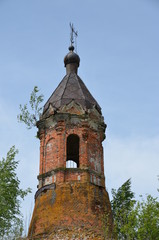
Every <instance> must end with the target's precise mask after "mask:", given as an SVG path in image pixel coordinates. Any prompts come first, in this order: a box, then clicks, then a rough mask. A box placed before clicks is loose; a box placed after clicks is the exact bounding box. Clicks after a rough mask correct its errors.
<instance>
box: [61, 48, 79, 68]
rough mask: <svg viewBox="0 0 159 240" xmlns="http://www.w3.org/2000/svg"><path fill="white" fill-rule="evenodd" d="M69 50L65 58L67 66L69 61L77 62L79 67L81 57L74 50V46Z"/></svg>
mask: <svg viewBox="0 0 159 240" xmlns="http://www.w3.org/2000/svg"><path fill="white" fill-rule="evenodd" d="M69 50H70V52H69V53H68V54H67V55H66V56H65V58H64V64H65V67H66V65H67V64H69V63H76V64H77V66H78V67H79V63H80V58H79V56H78V55H77V54H76V53H74V52H73V50H74V47H73V46H71V47H69Z"/></svg>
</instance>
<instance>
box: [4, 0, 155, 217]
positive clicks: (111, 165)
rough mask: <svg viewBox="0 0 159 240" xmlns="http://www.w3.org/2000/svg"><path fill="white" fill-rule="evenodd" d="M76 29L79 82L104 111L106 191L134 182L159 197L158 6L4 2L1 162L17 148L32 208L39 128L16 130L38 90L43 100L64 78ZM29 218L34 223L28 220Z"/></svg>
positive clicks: (147, 2)
mask: <svg viewBox="0 0 159 240" xmlns="http://www.w3.org/2000/svg"><path fill="white" fill-rule="evenodd" d="M70 22H73V23H74V26H75V29H76V30H77V31H78V35H79V36H78V38H77V52H78V54H79V56H80V58H81V63H80V68H79V71H78V73H79V76H80V77H81V78H82V80H83V81H84V82H85V84H86V86H87V87H88V88H89V90H90V92H91V93H92V95H93V96H94V97H95V99H96V100H97V101H98V103H99V105H100V106H101V108H102V113H103V116H104V119H105V122H106V123H107V125H108V127H107V139H106V140H105V141H104V143H103V146H104V151H105V155H104V158H105V176H106V187H107V189H108V191H109V193H110V192H111V188H118V187H119V186H121V184H122V183H124V181H126V180H127V179H128V178H132V190H133V191H134V192H135V193H136V197H138V196H139V194H146V193H150V194H152V195H153V196H158V192H157V187H158V186H159V182H158V180H157V175H158V174H159V93H158V92H159V31H158V26H159V2H158V1H157V0H129V1H128V0H120V1H119V0H111V1H108V0H99V1H97V0H86V1H76V0H67V1H66V0H58V1H52V0H45V1H44V0H34V1H32V0H23V1H21V0H14V1H12V0H0V116H1V117H0V133H1V141H0V157H1V158H2V157H5V155H6V153H7V151H8V150H9V148H10V147H11V146H12V145H16V147H17V148H18V149H19V154H18V156H17V159H19V160H20V164H19V167H18V176H19V178H20V180H21V186H22V187H23V188H26V187H27V186H30V187H31V188H32V190H33V193H32V194H30V196H28V197H27V198H26V200H25V201H24V203H23V205H22V211H23V213H24V215H26V214H27V215H28V213H29V212H30V211H31V210H30V209H31V207H33V205H34V200H33V197H34V193H35V191H36V185H37V180H36V176H37V175H38V170H39V141H38V140H37V139H36V138H35V135H36V129H33V130H30V131H28V130H26V129H25V126H24V125H22V124H19V123H17V118H16V116H17V114H18V113H19V104H20V103H21V104H24V103H26V102H27V101H28V99H29V95H30V93H31V91H32V89H33V87H34V86H35V85H38V87H39V88H40V90H41V93H43V94H44V96H45V100H44V101H47V99H48V98H49V96H50V95H51V94H52V92H53V90H54V89H55V88H56V86H57V85H58V84H59V82H60V81H61V80H62V78H63V77H64V75H65V68H64V64H63V58H64V56H65V55H66V54H67V52H68V46H69V37H70V29H69V23H70ZM28 217H29V216H28Z"/></svg>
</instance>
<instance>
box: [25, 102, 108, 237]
mask: <svg viewBox="0 0 159 240" xmlns="http://www.w3.org/2000/svg"><path fill="white" fill-rule="evenodd" d="M50 109H51V110H50ZM48 111H51V112H46V115H45V116H43V117H42V119H41V120H40V121H39V122H38V128H39V132H38V136H39V139H40V170H39V176H38V179H39V187H38V191H37V192H36V195H35V197H36V201H35V208H34V212H33V216H32V221H31V223H30V228H29V238H30V239H77V240H78V239H104V231H103V223H102V222H103V221H102V219H103V215H104V214H105V213H106V214H108V215H109V218H108V222H109V224H110V231H111V227H112V216H111V207H110V201H109V196H108V193H107V192H106V190H105V177H104V165H103V164H104V161H103V147H102V141H103V140H104V138H105V127H106V125H105V124H104V120H103V117H102V116H101V115H100V114H99V113H98V111H97V110H96V109H91V110H89V111H87V112H85V110H84V109H83V108H82V107H81V106H80V105H79V104H78V105H77V106H76V104H74V103H72V104H70V105H69V106H64V107H63V108H62V109H60V111H59V112H54V111H53V109H52V108H48ZM71 134H74V135H77V136H78V138H79V154H78V158H79V167H78V168H70V169H69V168H66V160H68V158H67V138H68V136H70V135H71ZM72 147H73V145H71V149H72ZM70 156H73V155H71V154H70ZM70 160H71V159H70Z"/></svg>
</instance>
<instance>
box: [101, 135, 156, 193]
mask: <svg viewBox="0 0 159 240" xmlns="http://www.w3.org/2000/svg"><path fill="white" fill-rule="evenodd" d="M104 149H105V176H106V187H107V189H108V191H109V193H110V192H111V189H112V188H116V189H117V188H119V187H120V186H121V185H122V184H123V183H124V182H125V181H126V180H127V179H129V178H131V179H132V190H133V191H134V192H135V194H136V197H137V198H138V196H139V195H140V194H142V195H145V194H152V195H153V196H155V197H157V196H158V192H157V188H159V182H158V180H157V175H159V136H157V137H154V138H145V137H143V138H142V137H133V138H125V139H120V138H115V137H113V138H110V139H108V140H106V141H105V142H104Z"/></svg>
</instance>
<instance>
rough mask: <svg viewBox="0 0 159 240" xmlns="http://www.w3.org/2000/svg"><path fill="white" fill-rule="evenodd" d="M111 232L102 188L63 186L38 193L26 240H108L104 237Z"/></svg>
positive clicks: (107, 204) (74, 185) (106, 195)
mask: <svg viewBox="0 0 159 240" xmlns="http://www.w3.org/2000/svg"><path fill="white" fill-rule="evenodd" d="M105 218H106V219H107V221H104V219H105ZM105 222H107V226H105V225H106V224H105ZM111 228H112V217H111V206H110V201H109V196H108V193H107V192H106V190H105V188H103V187H99V186H96V185H94V184H91V183H77V182H75V183H73V182H72V183H66V182H65V183H61V184H59V185H57V186H55V185H50V186H48V187H45V189H44V190H43V191H41V192H40V193H39V195H38V196H37V198H36V202H35V207H34V212H33V216H32V220H31V224H30V228H29V234H28V237H29V239H107V236H105V235H109V233H111Z"/></svg>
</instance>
